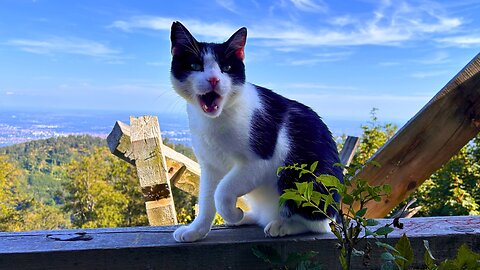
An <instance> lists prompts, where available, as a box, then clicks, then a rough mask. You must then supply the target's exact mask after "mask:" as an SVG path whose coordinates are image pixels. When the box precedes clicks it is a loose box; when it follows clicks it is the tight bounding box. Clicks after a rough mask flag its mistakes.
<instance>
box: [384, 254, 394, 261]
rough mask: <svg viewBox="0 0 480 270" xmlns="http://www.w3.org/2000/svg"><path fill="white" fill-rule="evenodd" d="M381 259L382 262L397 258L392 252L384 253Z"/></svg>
mask: <svg viewBox="0 0 480 270" xmlns="http://www.w3.org/2000/svg"><path fill="white" fill-rule="evenodd" d="M380 258H382V260H385V261H394V260H395V257H394V256H393V255H392V253H390V252H383V253H382V255H380Z"/></svg>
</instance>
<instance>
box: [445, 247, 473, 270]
mask: <svg viewBox="0 0 480 270" xmlns="http://www.w3.org/2000/svg"><path fill="white" fill-rule="evenodd" d="M439 269H440V270H444V269H445V270H447V269H476V270H477V269H480V254H478V253H475V252H473V251H471V250H470V248H468V246H467V244H463V245H461V246H460V248H459V249H458V252H457V256H456V257H455V258H454V259H452V260H446V261H445V262H443V263H441V264H440V265H439Z"/></svg>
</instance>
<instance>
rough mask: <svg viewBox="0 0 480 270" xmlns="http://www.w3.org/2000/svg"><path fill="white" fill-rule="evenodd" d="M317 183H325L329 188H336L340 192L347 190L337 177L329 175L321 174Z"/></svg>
mask: <svg viewBox="0 0 480 270" xmlns="http://www.w3.org/2000/svg"><path fill="white" fill-rule="evenodd" d="M317 182H321V183H323V184H324V185H325V186H327V187H335V188H336V189H338V190H345V186H344V185H343V184H342V182H340V180H338V178H337V177H335V176H333V175H329V174H321V175H319V176H317Z"/></svg>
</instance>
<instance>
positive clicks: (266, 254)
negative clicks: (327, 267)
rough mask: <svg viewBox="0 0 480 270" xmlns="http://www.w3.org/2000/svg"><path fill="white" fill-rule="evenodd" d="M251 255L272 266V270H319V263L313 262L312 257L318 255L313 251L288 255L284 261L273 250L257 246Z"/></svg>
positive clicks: (268, 247)
mask: <svg viewBox="0 0 480 270" xmlns="http://www.w3.org/2000/svg"><path fill="white" fill-rule="evenodd" d="M252 251H253V254H254V255H255V256H257V257H258V258H260V259H262V260H263V261H265V262H266V263H268V264H270V265H272V266H273V267H272V268H273V269H282V270H288V269H297V270H321V269H322V268H321V265H320V263H318V262H316V261H314V260H313V259H314V257H315V256H316V255H317V254H318V253H317V252H315V251H307V252H303V253H299V252H292V253H289V254H288V256H287V258H286V259H283V258H282V256H281V255H280V253H278V252H277V251H276V250H275V249H274V248H272V247H270V246H265V245H258V246H254V247H253V248H252Z"/></svg>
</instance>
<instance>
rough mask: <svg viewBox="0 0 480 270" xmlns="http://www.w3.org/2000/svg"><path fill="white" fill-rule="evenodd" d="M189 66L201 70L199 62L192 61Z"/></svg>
mask: <svg viewBox="0 0 480 270" xmlns="http://www.w3.org/2000/svg"><path fill="white" fill-rule="evenodd" d="M190 68H191V69H192V70H194V71H200V70H202V66H201V65H200V64H197V63H193V64H191V65H190Z"/></svg>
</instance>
